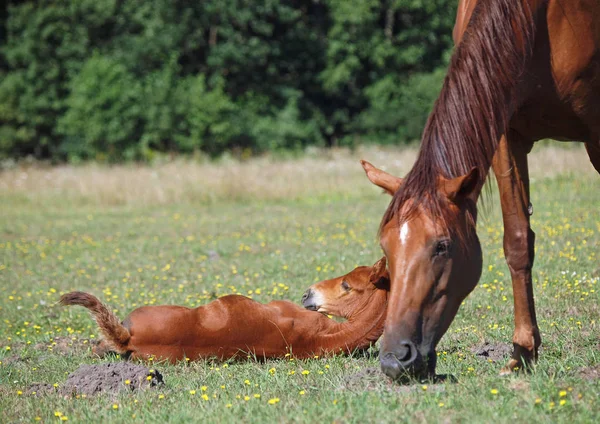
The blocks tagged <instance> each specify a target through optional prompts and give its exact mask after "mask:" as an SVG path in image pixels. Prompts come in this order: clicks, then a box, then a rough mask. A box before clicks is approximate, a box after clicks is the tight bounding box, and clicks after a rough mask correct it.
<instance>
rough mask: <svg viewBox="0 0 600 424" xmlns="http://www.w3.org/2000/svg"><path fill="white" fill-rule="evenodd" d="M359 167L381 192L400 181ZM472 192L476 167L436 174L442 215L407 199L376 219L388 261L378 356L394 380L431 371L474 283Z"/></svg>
mask: <svg viewBox="0 0 600 424" xmlns="http://www.w3.org/2000/svg"><path fill="white" fill-rule="evenodd" d="M362 165H363V168H364V169H365V171H366V173H367V177H368V178H369V180H370V181H371V182H372V183H373V184H375V185H377V186H379V187H381V188H383V189H384V190H385V191H386V192H388V193H390V194H394V193H396V191H398V190H399V189H400V187H401V186H402V183H403V181H402V179H400V178H397V177H394V176H392V175H390V174H387V173H385V172H383V171H381V170H379V169H377V168H375V167H373V166H372V165H371V164H370V163H368V162H364V161H362ZM402 188H403V189H404V188H406V187H402ZM477 190H478V175H477V170H476V169H474V170H473V171H471V172H470V173H468V174H467V175H464V176H461V177H458V178H454V179H445V178H442V177H439V178H438V180H437V186H436V191H437V193H433V194H431V195H433V196H437V199H436V201H437V202H438V203H437V206H438V207H439V209H438V213H439V214H441V215H436V216H437V218H435V217H434V214H432V213H431V212H428V209H427V208H424V207H422V204H415V203H414V202H416V201H417V200H410V199H409V200H407V201H406V202H404V204H397V208H398V209H397V210H395V211H388V213H393V214H394V215H393V217H394V219H392V218H391V217H390V219H388V221H387V222H385V221H384V222H383V224H382V227H381V230H380V243H381V247H382V248H383V251H384V252H385V255H386V257H387V259H388V268H389V272H390V296H389V300H388V310H387V316H386V321H385V330H384V336H383V342H382V345H381V350H380V357H379V359H380V363H381V368H382V370H383V372H384V373H385V374H386V375H388V376H389V377H390V378H392V379H397V378H399V377H400V376H401V375H403V374H408V375H413V376H417V377H418V376H423V375H427V374H433V373H435V365H436V352H435V348H436V345H437V343H438V342H439V340H440V338H441V337H442V336H443V335H444V333H445V332H446V330H447V329H448V327H449V326H450V323H451V322H452V320H453V319H454V316H455V315H456V312H457V311H458V308H459V306H460V304H461V303H462V301H463V300H464V298H465V297H466V296H467V295H468V294H469V293H470V292H471V291H472V290H473V288H474V287H475V285H476V284H477V281H478V280H479V277H480V274H481V267H482V259H481V246H480V244H479V239H478V238H477V235H476V232H475V219H476V216H475V214H476V212H475V200H474V199H476V197H475V196H476V195H477V193H476V191H477ZM394 198H396V197H394ZM411 201H412V202H413V204H410V203H411ZM420 201H423V200H422V199H421V200H420ZM425 201H427V200H424V201H423V202H425ZM394 205H395V203H394V202H393V203H392V206H391V207H392V208H393V207H395V206H394ZM411 206H412V207H411ZM442 217H443V218H442ZM442 219H443V221H442Z"/></svg>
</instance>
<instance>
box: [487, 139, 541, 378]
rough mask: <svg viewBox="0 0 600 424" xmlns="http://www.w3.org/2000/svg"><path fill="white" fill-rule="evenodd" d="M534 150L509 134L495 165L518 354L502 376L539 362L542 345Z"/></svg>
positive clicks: (502, 141) (515, 353)
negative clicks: (532, 200) (532, 208)
mask: <svg viewBox="0 0 600 424" xmlns="http://www.w3.org/2000/svg"><path fill="white" fill-rule="evenodd" d="M532 146H533V143H532V142H529V141H527V140H524V139H523V138H522V137H520V136H519V135H518V134H517V133H515V132H509V134H508V135H507V136H506V137H502V139H501V140H500V144H499V146H498V150H497V151H496V154H495V156H494V160H493V163H492V167H493V169H494V173H495V174H496V180H497V182H498V189H499V192H500V200H501V203H502V218H503V220H504V256H505V257H506V262H507V263H508V267H509V269H510V275H511V277H512V285H513V295H514V305H515V332H514V335H513V346H514V351H513V355H512V358H511V359H510V361H509V362H508V364H507V365H506V366H505V367H504V368H503V369H502V371H501V374H507V373H510V372H511V371H513V370H515V369H516V368H517V367H518V368H522V367H523V366H524V365H525V366H526V365H528V364H530V363H531V362H532V361H534V360H535V359H537V351H538V348H539V346H540V345H541V343H542V340H541V338H540V332H539V329H538V326H537V320H536V317H535V305H534V301H533V286H532V281H531V268H532V267H533V258H534V242H535V233H534V232H533V231H532V230H531V226H530V224H529V205H530V204H529V169H528V167H527V154H528V153H529V151H530V150H531V148H532Z"/></svg>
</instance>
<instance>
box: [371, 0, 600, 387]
mask: <svg viewBox="0 0 600 424" xmlns="http://www.w3.org/2000/svg"><path fill="white" fill-rule="evenodd" d="M454 41H455V44H456V48H455V51H454V53H453V56H452V59H451V62H450V65H449V68H448V73H447V76H446V79H445V81H444V85H443V88H442V91H441V93H440V95H439V97H438V99H437V101H436V103H435V105H434V108H433V110H432V113H431V115H430V117H429V120H428V122H427V125H426V127H425V129H424V132H423V137H422V143H421V148H420V151H419V155H418V157H417V160H416V162H415V164H414V165H413V168H412V169H411V171H410V172H409V173H408V174H407V175H406V177H405V178H404V179H403V180H399V179H396V178H395V177H393V176H390V175H388V174H385V173H382V172H381V171H378V170H376V169H374V168H369V167H368V166H367V168H369V169H368V171H370V173H371V176H372V180H373V179H374V180H375V181H376V184H378V183H380V184H381V185H382V186H385V188H386V190H387V191H390V192H392V193H394V195H393V199H392V201H391V203H390V205H389V207H388V209H387V211H386V213H385V214H384V216H383V219H382V221H381V225H380V230H379V235H380V243H381V246H382V248H383V250H384V252H385V254H386V256H387V259H388V263H389V272H390V277H391V286H390V299H389V306H388V313H387V317H386V322H385V332H384V336H383V341H382V347H381V351H380V363H381V368H382V370H383V372H384V373H385V374H386V375H388V376H389V377H391V378H392V379H396V378H398V377H399V376H400V375H401V374H404V373H406V374H408V375H415V376H418V375H422V374H429V373H434V372H435V365H436V354H435V347H436V345H437V343H438V342H439V340H440V338H441V337H442V336H443V335H444V333H445V332H446V330H447V329H448V327H449V325H450V323H451V322H452V320H453V319H454V316H455V315H456V312H457V310H458V308H459V306H460V304H461V302H462V301H463V299H464V298H465V297H466V296H467V295H468V294H469V293H470V292H471V291H472V290H473V288H474V287H475V285H476V284H477V282H478V280H479V277H480V275H481V267H482V259H481V247H480V244H479V240H478V238H477V234H476V232H475V224H476V219H477V209H476V202H477V199H478V198H479V195H480V191H481V188H482V186H483V184H484V181H485V179H486V177H487V174H488V172H489V170H490V167H491V168H493V171H494V173H495V175H496V180H497V183H498V187H499V193H500V199H501V205H502V214H503V220H504V253H505V256H506V261H507V263H508V267H509V269H510V273H511V278H512V285H513V295H514V308H515V330H514V336H513V345H514V351H513V355H512V358H511V359H510V361H509V362H508V364H507V365H506V366H505V367H504V368H503V370H502V373H510V372H511V371H512V370H514V369H516V368H522V367H523V366H527V365H529V364H530V363H531V361H533V360H534V359H536V357H537V351H538V348H539V346H540V344H541V338H540V332H539V329H538V325H537V321H536V315H535V307H534V299H533V289H532V276H531V273H532V266H533V259H534V233H533V231H532V230H531V227H530V221H529V220H530V218H529V217H530V215H531V213H532V211H533V210H532V207H531V205H530V202H529V175H528V167H527V154H528V153H529V152H530V150H531V148H532V146H533V144H534V142H535V141H537V140H540V139H543V138H554V139H558V140H564V141H566V140H572V141H581V142H584V143H585V147H586V150H587V152H588V155H589V159H590V160H591V162H592V164H593V166H594V167H595V168H596V170H598V172H600V2H599V1H597V0H569V1H566V0H545V1H544V0H460V4H459V9H458V16H457V19H456V25H455V28H454ZM390 184H391V185H390ZM378 185H379V184H378ZM398 187H399V188H398ZM396 188H398V189H397V190H396Z"/></svg>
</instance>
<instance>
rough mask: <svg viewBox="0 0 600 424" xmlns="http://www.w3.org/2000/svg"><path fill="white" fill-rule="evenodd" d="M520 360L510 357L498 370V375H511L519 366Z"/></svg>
mask: <svg viewBox="0 0 600 424" xmlns="http://www.w3.org/2000/svg"><path fill="white" fill-rule="evenodd" d="M520 365H521V364H520V362H519V361H517V360H516V359H512V358H511V359H510V360H509V361H508V364H506V366H505V367H503V368H502V369H501V370H500V376H506V375H511V374H512V373H513V372H515V371H517V370H518V369H520V368H521V366H520Z"/></svg>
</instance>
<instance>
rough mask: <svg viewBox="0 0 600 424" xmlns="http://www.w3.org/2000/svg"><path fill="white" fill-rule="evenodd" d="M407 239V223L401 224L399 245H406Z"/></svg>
mask: <svg viewBox="0 0 600 424" xmlns="http://www.w3.org/2000/svg"><path fill="white" fill-rule="evenodd" d="M407 238H408V222H405V223H404V224H402V227H401V228H400V243H402V244H404V243H406V239H407Z"/></svg>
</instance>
